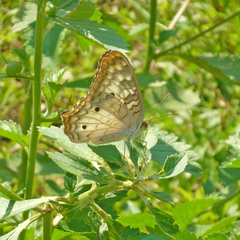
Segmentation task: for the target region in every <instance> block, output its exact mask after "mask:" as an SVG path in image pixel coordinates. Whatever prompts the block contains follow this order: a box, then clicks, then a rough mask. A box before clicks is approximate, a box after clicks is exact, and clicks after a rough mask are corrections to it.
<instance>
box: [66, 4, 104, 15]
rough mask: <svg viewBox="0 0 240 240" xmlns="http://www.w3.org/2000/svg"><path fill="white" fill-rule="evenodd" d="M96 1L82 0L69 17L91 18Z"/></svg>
mask: <svg viewBox="0 0 240 240" xmlns="http://www.w3.org/2000/svg"><path fill="white" fill-rule="evenodd" d="M96 3H97V1H96V0H88V1H86V0H82V1H80V2H79V4H78V6H77V7H76V9H75V10H74V11H73V13H71V14H70V15H69V16H68V17H69V18H76V19H89V18H91V16H92V15H93V13H94V12H95V7H96ZM100 16H101V15H100ZM100 16H99V17H100Z"/></svg>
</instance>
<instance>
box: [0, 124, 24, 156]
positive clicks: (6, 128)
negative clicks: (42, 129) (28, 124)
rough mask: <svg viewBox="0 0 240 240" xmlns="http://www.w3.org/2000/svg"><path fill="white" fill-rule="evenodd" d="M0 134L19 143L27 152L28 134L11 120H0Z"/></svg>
mask: <svg viewBox="0 0 240 240" xmlns="http://www.w3.org/2000/svg"><path fill="white" fill-rule="evenodd" d="M0 136H2V137H6V138H9V139H11V140H13V141H15V142H17V143H19V144H20V145H21V146H22V147H23V149H24V150H25V151H26V153H27V152H28V143H29V136H28V135H24V134H23V133H22V129H21V127H20V126H19V125H17V124H16V123H15V122H13V121H12V120H9V122H8V121H6V120H4V121H0Z"/></svg>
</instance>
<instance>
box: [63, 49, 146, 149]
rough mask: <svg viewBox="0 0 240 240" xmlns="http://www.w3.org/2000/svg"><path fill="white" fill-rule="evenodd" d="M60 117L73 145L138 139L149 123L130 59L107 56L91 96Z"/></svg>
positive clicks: (95, 79) (101, 61)
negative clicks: (145, 120) (76, 143)
mask: <svg viewBox="0 0 240 240" xmlns="http://www.w3.org/2000/svg"><path fill="white" fill-rule="evenodd" d="M61 117H62V120H63V124H64V132H65V134H67V135H68V136H69V138H70V140H71V141H73V142H78V143H85V142H92V143H94V144H104V143H109V142H115V141H120V140H122V139H124V140H125V141H129V140H131V139H135V138H137V137H138V136H139V135H140V134H141V132H142V131H144V130H145V129H146V128H147V126H148V124H149V122H144V121H143V117H144V104H143V99H142V94H141V92H140V88H139V85H138V82H137V79H136V76H135V74H134V72H133V69H132V67H131V64H130V63H129V61H128V59H127V58H126V57H125V56H124V55H123V54H122V53H120V52H118V51H111V50H110V51H108V52H106V53H105V54H104V55H103V56H102V58H101V59H100V61H99V64H98V71H97V73H96V75H95V77H94V79H93V82H92V84H91V86H90V90H89V92H88V93H87V94H86V95H85V96H84V97H83V98H81V99H80V100H79V101H78V103H77V104H76V105H75V106H74V107H73V109H72V110H70V111H65V112H63V113H62V114H61Z"/></svg>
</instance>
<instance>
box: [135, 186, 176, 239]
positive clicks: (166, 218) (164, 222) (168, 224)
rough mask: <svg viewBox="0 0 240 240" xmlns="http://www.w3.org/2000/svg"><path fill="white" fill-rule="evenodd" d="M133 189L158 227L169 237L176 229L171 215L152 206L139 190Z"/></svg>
mask: <svg viewBox="0 0 240 240" xmlns="http://www.w3.org/2000/svg"><path fill="white" fill-rule="evenodd" d="M135 191H136V192H137V193H138V194H139V196H140V198H141V199H142V200H143V201H144V203H145V204H146V206H147V207H148V209H149V210H150V212H151V213H152V215H153V217H154V218H155V220H156V223H157V225H158V227H159V228H160V229H161V230H162V231H163V232H164V233H165V234H166V235H167V236H169V237H171V238H173V237H172V235H171V234H172V233H175V232H177V231H178V227H177V226H176V225H175V224H174V220H173V218H172V216H171V215H169V214H168V213H166V212H163V211H161V210H160V209H158V208H153V207H152V205H151V203H150V202H149V201H148V199H147V198H146V196H145V195H143V193H142V192H141V191H140V190H139V189H135Z"/></svg>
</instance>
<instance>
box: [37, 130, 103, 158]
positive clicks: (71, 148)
mask: <svg viewBox="0 0 240 240" xmlns="http://www.w3.org/2000/svg"><path fill="white" fill-rule="evenodd" d="M39 132H41V134H42V135H43V136H44V137H46V138H48V139H50V140H52V141H53V142H54V143H57V144H58V145H59V146H60V147H62V148H63V149H64V150H65V151H67V152H70V153H72V154H74V155H76V156H79V157H81V158H84V159H89V160H97V161H99V162H102V161H103V160H102V159H100V158H99V156H98V155H97V154H95V153H94V152H93V151H92V150H91V149H90V148H89V147H88V145H87V144H86V143H82V144H79V143H73V142H71V141H70V139H69V138H68V136H67V135H66V134H64V132H63V128H57V127H54V126H51V127H50V128H47V127H39Z"/></svg>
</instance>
